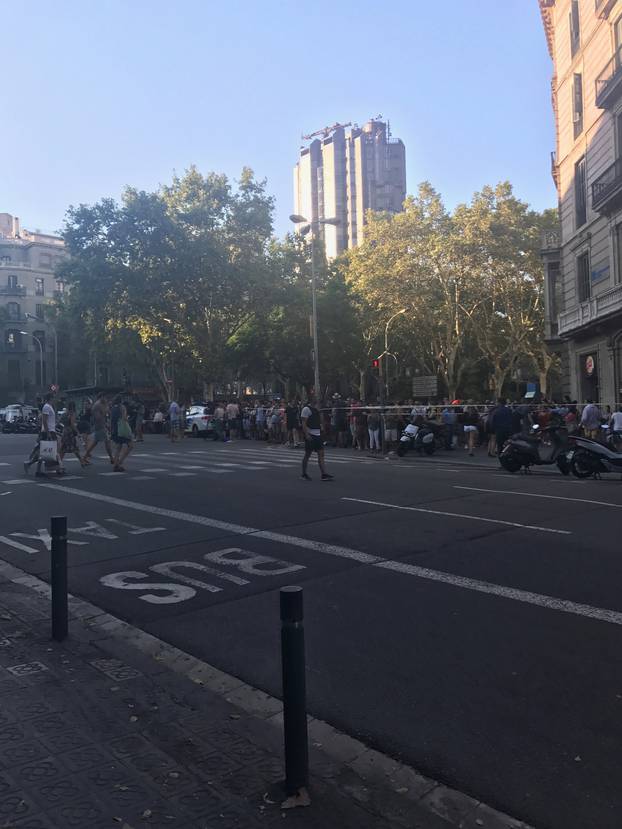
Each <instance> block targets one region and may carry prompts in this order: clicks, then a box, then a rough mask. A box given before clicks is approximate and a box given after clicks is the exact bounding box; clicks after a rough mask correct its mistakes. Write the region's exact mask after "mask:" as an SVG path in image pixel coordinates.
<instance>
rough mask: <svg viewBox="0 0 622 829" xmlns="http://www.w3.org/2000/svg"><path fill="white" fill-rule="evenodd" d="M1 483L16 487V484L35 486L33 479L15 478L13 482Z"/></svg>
mask: <svg viewBox="0 0 622 829" xmlns="http://www.w3.org/2000/svg"><path fill="white" fill-rule="evenodd" d="M1 483H3V484H10V485H12V486H15V485H16V484H34V480H33V479H32V478H13V480H11V481H2V482H1Z"/></svg>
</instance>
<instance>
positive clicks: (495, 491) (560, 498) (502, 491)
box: [454, 485, 622, 509]
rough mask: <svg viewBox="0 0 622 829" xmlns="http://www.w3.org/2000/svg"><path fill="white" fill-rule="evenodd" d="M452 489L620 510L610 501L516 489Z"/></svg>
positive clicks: (476, 487) (617, 505)
mask: <svg viewBox="0 0 622 829" xmlns="http://www.w3.org/2000/svg"><path fill="white" fill-rule="evenodd" d="M454 489H468V490H470V491H472V492H492V493H493V494H494V495H524V496H525V498H549V499H552V500H554V501H576V502H577V503H579V504H596V505H597V506H599V507H614V508H615V509H622V504H612V503H611V502H610V501H591V500H590V499H589V498H569V497H568V496H566V495H541V494H540V493H536V492H521V491H520V490H516V489H482V488H481V487H478V486H458V485H454Z"/></svg>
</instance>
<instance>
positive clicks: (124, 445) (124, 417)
mask: <svg viewBox="0 0 622 829" xmlns="http://www.w3.org/2000/svg"><path fill="white" fill-rule="evenodd" d="M110 437H111V439H112V442H113V443H114V445H115V447H116V451H115V453H114V460H113V467H112V468H113V470H114V471H115V472H125V467H124V466H123V463H124V461H125V459H126V458H127V456H128V455H129V454H130V452H131V451H132V449H133V448H134V444H133V442H132V429H131V428H130V422H129V418H128V412H127V406H126V405H125V404H124V403H123V401H122V399H121V395H117V397H115V399H114V404H113V406H112V409H111V410H110Z"/></svg>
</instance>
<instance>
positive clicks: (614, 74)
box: [596, 48, 622, 109]
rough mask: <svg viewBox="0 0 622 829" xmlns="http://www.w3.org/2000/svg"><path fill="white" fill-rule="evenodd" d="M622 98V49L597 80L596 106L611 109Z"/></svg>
mask: <svg viewBox="0 0 622 829" xmlns="http://www.w3.org/2000/svg"><path fill="white" fill-rule="evenodd" d="M621 97H622V48H620V49H618V50H617V51H616V53H615V55H614V56H613V57H612V58H611V60H610V61H609V63H608V64H607V65H606V66H605V68H604V69H603V71H602V72H601V73H600V75H599V76H598V77H597V78H596V106H597V107H600V109H611V108H612V107H613V106H614V104H615V103H616V102H617V101H618V100H619V99H620V98H621Z"/></svg>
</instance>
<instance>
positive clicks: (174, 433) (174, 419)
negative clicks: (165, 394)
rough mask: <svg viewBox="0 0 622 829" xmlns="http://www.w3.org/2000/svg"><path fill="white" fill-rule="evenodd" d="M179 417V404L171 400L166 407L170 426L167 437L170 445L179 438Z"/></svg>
mask: <svg viewBox="0 0 622 829" xmlns="http://www.w3.org/2000/svg"><path fill="white" fill-rule="evenodd" d="M179 416H180V409H179V403H178V402H177V401H176V400H172V401H171V405H170V406H169V407H168V418H169V425H170V428H169V437H170V439H171V443H175V441H176V440H178V438H179Z"/></svg>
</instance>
